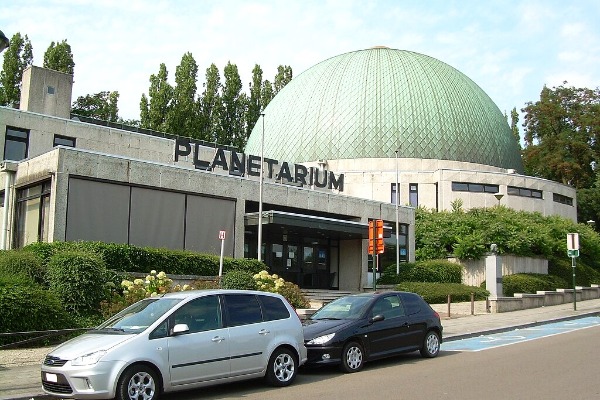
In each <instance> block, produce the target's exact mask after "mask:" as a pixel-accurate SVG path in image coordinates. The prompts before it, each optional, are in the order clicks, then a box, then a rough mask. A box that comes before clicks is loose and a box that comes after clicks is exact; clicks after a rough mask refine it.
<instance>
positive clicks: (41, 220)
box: [14, 181, 50, 248]
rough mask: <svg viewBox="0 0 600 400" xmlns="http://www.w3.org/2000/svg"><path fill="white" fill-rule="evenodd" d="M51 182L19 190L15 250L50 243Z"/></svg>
mask: <svg viewBox="0 0 600 400" xmlns="http://www.w3.org/2000/svg"><path fill="white" fill-rule="evenodd" d="M49 211H50V181H48V182H44V183H42V184H40V185H35V186H30V187H28V188H23V189H19V190H17V207H16V213H17V218H16V232H15V243H14V247H15V248H21V247H24V246H27V245H28V244H30V243H35V242H47V241H48V228H49Z"/></svg>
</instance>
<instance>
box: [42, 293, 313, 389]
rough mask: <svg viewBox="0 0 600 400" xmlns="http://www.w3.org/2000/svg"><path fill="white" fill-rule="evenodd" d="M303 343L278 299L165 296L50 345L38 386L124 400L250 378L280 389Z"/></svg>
mask: <svg viewBox="0 0 600 400" xmlns="http://www.w3.org/2000/svg"><path fill="white" fill-rule="evenodd" d="M303 340H304V337H303V334H302V324H301V323H300V319H299V318H298V315H297V314H296V312H295V311H294V309H293V308H292V307H291V306H290V304H289V303H288V302H287V301H286V300H285V298H283V297H282V296H280V295H278V294H273V293H267V292H259V291H247V290H199V291H189V292H177V293H169V294H165V295H162V296H158V297H152V298H148V299H144V300H142V301H139V302H137V303H135V304H133V305H132V306H130V307H128V308H127V309H125V310H123V311H121V312H120V313H118V314H116V315H115V316H113V317H112V318H110V319H108V320H107V321H106V322H104V323H103V324H102V325H100V326H98V327H97V328H96V329H94V330H91V331H89V332H87V333H85V334H83V335H81V336H78V337H76V338H74V339H72V340H69V341H67V342H65V343H63V344H62V345H60V346H58V347H57V348H56V349H54V350H53V351H52V352H50V353H49V354H48V355H47V356H46V358H45V360H44V362H43V364H42V374H41V376H42V386H43V388H44V392H45V393H47V394H49V395H54V396H57V397H61V398H77V399H112V398H115V397H116V398H117V399H130V400H133V399H136V400H137V399H144V400H155V399H158V397H159V395H160V394H161V393H163V392H171V391H176V390H184V389H192V388H198V387H201V386H208V385H213V384H219V383H224V382H231V381H237V380H242V379H250V378H257V377H264V378H265V380H266V381H267V382H268V383H269V384H271V385H273V386H287V385H289V384H291V383H292V382H293V380H294V379H295V377H296V373H297V371H298V367H299V366H300V365H302V364H303V363H304V362H305V361H306V348H305V347H304V344H303Z"/></svg>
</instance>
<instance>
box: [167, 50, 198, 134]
mask: <svg viewBox="0 0 600 400" xmlns="http://www.w3.org/2000/svg"><path fill="white" fill-rule="evenodd" d="M197 77H198V65H197V64H196V60H194V57H193V56H192V53H190V52H187V53H185V54H184V55H183V57H182V58H181V64H179V66H177V68H176V69H175V87H174V88H173V102H172V104H171V107H170V108H169V112H168V114H167V120H166V126H167V132H170V133H174V134H177V135H181V136H187V137H199V135H200V132H199V123H198V122H199V116H198V104H197V103H196V100H195V98H196V79H197Z"/></svg>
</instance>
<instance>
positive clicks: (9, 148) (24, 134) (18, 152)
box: [4, 126, 29, 161]
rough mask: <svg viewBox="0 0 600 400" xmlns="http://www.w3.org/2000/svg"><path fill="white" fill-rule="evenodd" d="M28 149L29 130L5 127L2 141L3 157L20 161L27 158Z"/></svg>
mask: <svg viewBox="0 0 600 400" xmlns="http://www.w3.org/2000/svg"><path fill="white" fill-rule="evenodd" d="M28 150H29V131H28V130H25V129H19V128H12V127H10V126H7V127H6V140H5V141H4V159H5V160H12V161H21V160H23V159H24V158H27V152H28Z"/></svg>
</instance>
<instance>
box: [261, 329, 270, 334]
mask: <svg viewBox="0 0 600 400" xmlns="http://www.w3.org/2000/svg"><path fill="white" fill-rule="evenodd" d="M269 333H271V331H268V330H266V329H261V330H260V331H259V332H258V334H259V335H268V334H269Z"/></svg>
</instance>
